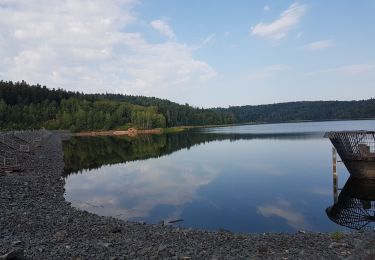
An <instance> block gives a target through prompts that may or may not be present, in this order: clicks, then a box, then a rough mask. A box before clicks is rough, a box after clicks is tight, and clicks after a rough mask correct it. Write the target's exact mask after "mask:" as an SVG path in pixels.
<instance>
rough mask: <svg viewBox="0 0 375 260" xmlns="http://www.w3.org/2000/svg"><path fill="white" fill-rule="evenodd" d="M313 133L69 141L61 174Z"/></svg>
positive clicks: (195, 134) (189, 133)
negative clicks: (219, 143)
mask: <svg viewBox="0 0 375 260" xmlns="http://www.w3.org/2000/svg"><path fill="white" fill-rule="evenodd" d="M320 137H321V135H320V134H316V133H315V134H313V133H280V134H217V133H199V132H197V131H185V132H182V133H176V134H168V135H143V136H138V137H128V136H122V137H112V136H100V137H72V138H71V139H69V140H67V141H64V143H63V150H64V163H65V170H64V174H65V175H68V174H70V173H75V172H80V171H82V170H91V169H95V168H99V167H101V166H103V165H112V164H118V163H124V162H128V161H135V160H142V159H148V158H156V157H160V156H163V155H167V154H171V153H173V152H175V151H178V150H181V149H184V148H187V149H189V148H190V147H192V146H194V145H199V144H205V143H208V142H212V141H222V140H230V141H237V140H251V139H284V140H293V139H298V140H300V139H311V138H320Z"/></svg>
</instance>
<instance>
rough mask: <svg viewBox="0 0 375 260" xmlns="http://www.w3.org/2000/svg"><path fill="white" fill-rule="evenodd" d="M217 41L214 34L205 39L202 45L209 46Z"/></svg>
mask: <svg viewBox="0 0 375 260" xmlns="http://www.w3.org/2000/svg"><path fill="white" fill-rule="evenodd" d="M215 41H216V35H215V34H214V33H212V34H210V35H209V36H207V37H206V39H204V41H203V43H202V45H207V44H210V43H213V42H215Z"/></svg>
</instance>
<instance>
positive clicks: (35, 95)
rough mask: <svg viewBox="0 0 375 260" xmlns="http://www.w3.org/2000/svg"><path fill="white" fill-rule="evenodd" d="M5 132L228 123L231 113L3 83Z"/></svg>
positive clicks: (0, 110)
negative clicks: (40, 129) (13, 130)
mask: <svg viewBox="0 0 375 260" xmlns="http://www.w3.org/2000/svg"><path fill="white" fill-rule="evenodd" d="M0 122H1V125H0V129H35V128H41V127H45V128H48V129H68V130H71V131H73V132H77V131H88V130H112V129H127V128H129V127H136V128H139V129H150V128H164V127H172V126H182V125H204V124H228V123H234V117H233V115H232V114H231V113H229V112H227V111H222V110H217V109H200V108H193V107H191V106H189V105H187V104H185V105H179V104H177V103H173V102H171V101H168V100H163V99H157V98H148V97H141V96H127V95H113V94H83V93H79V92H71V91H65V90H62V89H57V90H56V89H52V90H51V89H48V88H46V87H45V86H43V87H42V86H40V85H32V86H31V85H28V84H27V83H26V82H24V81H22V82H16V83H13V82H5V81H0Z"/></svg>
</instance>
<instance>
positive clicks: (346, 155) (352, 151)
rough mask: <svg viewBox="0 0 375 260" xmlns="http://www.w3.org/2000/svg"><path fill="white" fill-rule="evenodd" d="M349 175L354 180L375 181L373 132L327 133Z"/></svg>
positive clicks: (374, 136) (374, 135)
mask: <svg viewBox="0 0 375 260" xmlns="http://www.w3.org/2000/svg"><path fill="white" fill-rule="evenodd" d="M324 137H327V138H329V139H330V140H331V142H332V144H333V146H334V147H335V148H336V150H337V153H338V154H339V156H340V157H341V160H342V161H343V162H344V164H345V166H346V168H347V169H348V171H349V172H350V174H351V175H352V176H354V177H356V178H361V179H363V178H365V179H375V131H336V132H327V133H326V134H325V135H324Z"/></svg>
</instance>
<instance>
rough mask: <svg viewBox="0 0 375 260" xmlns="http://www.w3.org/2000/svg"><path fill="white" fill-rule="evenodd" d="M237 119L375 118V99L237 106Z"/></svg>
mask: <svg viewBox="0 0 375 260" xmlns="http://www.w3.org/2000/svg"><path fill="white" fill-rule="evenodd" d="M227 111H229V112H231V113H232V114H233V115H234V116H235V118H236V122H240V123H242V122H271V123H274V122H291V121H320V120H340V119H361V118H363V119H364V118H375V99H373V98H372V99H368V100H360V101H299V102H288V103H278V104H270V105H258V106H233V107H229V109H228V110H227Z"/></svg>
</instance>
